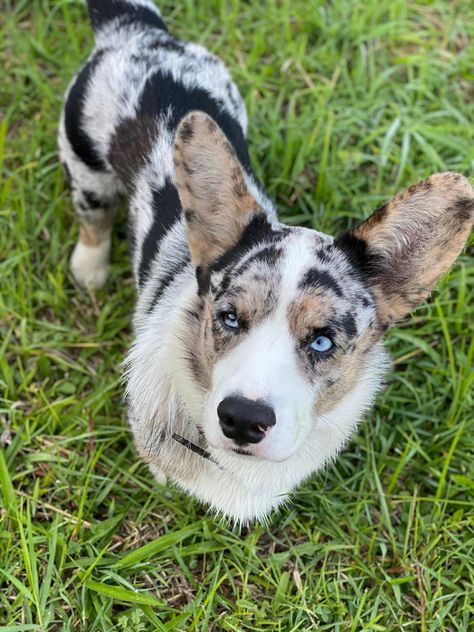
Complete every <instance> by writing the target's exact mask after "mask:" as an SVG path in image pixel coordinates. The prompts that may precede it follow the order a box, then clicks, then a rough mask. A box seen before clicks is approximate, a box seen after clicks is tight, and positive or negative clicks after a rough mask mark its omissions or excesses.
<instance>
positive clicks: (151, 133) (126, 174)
mask: <svg viewBox="0 0 474 632" xmlns="http://www.w3.org/2000/svg"><path fill="white" fill-rule="evenodd" d="M157 134H158V125H157V120H156V118H154V117H151V116H145V117H139V118H127V119H124V120H123V121H121V123H120V124H119V125H118V127H117V129H116V131H115V133H114V135H113V137H112V141H111V143H110V149H109V155H108V159H109V160H110V163H111V165H112V166H113V168H114V170H115V171H116V172H117V174H118V176H119V178H120V179H121V180H122V182H123V183H124V184H125V186H126V187H127V188H128V189H129V190H130V189H132V188H133V186H132V185H133V182H134V176H135V175H136V174H137V173H138V172H139V171H140V169H141V168H142V167H143V166H144V164H145V163H146V161H147V159H148V158H149V155H150V151H151V148H152V146H153V142H154V141H155V139H156V137H157Z"/></svg>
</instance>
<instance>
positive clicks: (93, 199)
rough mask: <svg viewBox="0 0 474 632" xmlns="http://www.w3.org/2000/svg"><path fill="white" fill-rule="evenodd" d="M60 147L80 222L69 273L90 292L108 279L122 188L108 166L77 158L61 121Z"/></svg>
mask: <svg viewBox="0 0 474 632" xmlns="http://www.w3.org/2000/svg"><path fill="white" fill-rule="evenodd" d="M59 148H60V157H61V163H62V165H63V168H64V170H65V172H66V177H67V179H68V180H69V184H70V188H71V195H72V202H73V205H74V209H75V211H76V215H77V218H78V219H79V222H80V228H79V237H78V240H77V243H76V245H75V247H74V251H73V253H72V257H71V270H72V273H73V275H74V278H75V279H76V281H77V282H78V283H80V285H83V286H84V287H87V288H90V289H95V288H100V287H102V286H103V285H104V283H105V282H106V280H107V275H108V267H109V259H110V249H111V236H112V224H113V222H114V218H115V214H116V211H117V209H118V207H119V205H120V201H121V199H122V194H123V187H122V185H121V183H120V181H119V180H118V178H117V175H116V174H115V172H114V171H112V170H111V169H110V167H109V166H108V165H103V166H101V168H97V166H95V165H92V167H91V166H89V165H88V164H86V163H85V161H84V160H83V159H81V158H79V156H78V155H77V153H76V152H75V151H74V149H73V147H72V145H71V143H70V141H69V139H68V137H67V135H66V133H65V126H64V119H62V121H61V125H60V131H59Z"/></svg>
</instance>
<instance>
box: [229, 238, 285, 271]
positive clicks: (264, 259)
mask: <svg viewBox="0 0 474 632" xmlns="http://www.w3.org/2000/svg"><path fill="white" fill-rule="evenodd" d="M281 255H282V249H281V248H279V247H278V246H277V245H276V244H270V245H268V246H265V247H264V248H262V249H260V250H257V251H256V252H254V253H252V254H251V255H250V257H248V258H247V259H246V260H245V261H244V262H243V263H242V264H241V265H240V266H238V267H237V268H236V269H235V270H234V271H233V272H234V273H235V274H236V275H239V274H242V273H243V272H245V271H246V270H248V269H249V268H250V266H251V265H253V264H254V263H259V262H261V263H266V264H267V265H275V264H276V262H277V261H278V259H279V258H280V257H281Z"/></svg>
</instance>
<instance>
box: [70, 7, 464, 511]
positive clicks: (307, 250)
mask: <svg viewBox="0 0 474 632" xmlns="http://www.w3.org/2000/svg"><path fill="white" fill-rule="evenodd" d="M88 8H89V13H90V17H91V20H92V24H93V28H94V30H95V35H96V43H95V47H94V50H93V52H92V54H91V55H90V57H89V59H88V60H87V62H86V64H85V65H84V66H83V68H82V70H81V71H80V72H79V74H78V75H77V76H76V77H75V78H74V79H73V81H72V83H71V85H70V87H69V89H68V92H67V95H66V99H65V105H64V109H63V112H62V116H61V122H60V131H59V145H60V152H61V161H62V163H63V165H64V167H65V170H66V172H67V174H68V175H69V178H70V182H71V189H72V199H73V204H74V207H75V210H76V212H77V215H78V218H79V222H80V229H79V239H78V241H77V244H76V246H75V248H74V252H73V254H72V258H71V268H72V272H73V275H74V277H75V279H76V280H77V282H78V283H80V284H82V285H84V286H86V287H88V288H98V287H100V286H102V285H103V284H104V283H105V281H106V278H107V269H108V261H109V255H110V248H111V231H112V224H113V220H114V214H115V210H116V209H117V207H118V205H119V204H120V201H121V200H122V199H123V198H126V199H127V201H128V207H129V217H130V220H129V223H130V241H131V251H132V257H133V271H134V275H135V278H136V287H137V294H138V299H137V305H136V311H135V317H134V327H135V332H136V336H135V341H134V343H133V346H132V349H131V351H130V353H129V355H128V358H127V360H126V379H127V400H128V415H129V421H130V426H131V428H132V431H133V434H134V437H135V441H136V446H137V449H138V452H139V453H140V455H141V457H142V458H143V459H144V460H145V461H146V462H147V463H148V464H149V466H150V469H151V471H152V472H153V474H154V475H155V477H156V478H157V480H159V481H161V482H163V481H164V480H166V479H170V480H171V481H174V482H175V483H177V484H178V485H179V486H180V487H181V488H183V489H184V490H187V491H188V492H189V493H190V494H193V495H194V496H196V497H197V498H199V499H201V500H202V501H204V502H205V503H207V504H208V505H210V506H211V507H212V508H213V509H214V510H215V511H216V512H218V513H220V514H222V515H226V516H229V517H231V518H232V519H234V520H235V521H238V522H247V521H249V520H252V519H258V518H263V517H265V516H266V515H267V514H269V512H270V511H271V510H272V509H273V508H275V507H277V506H278V505H280V504H281V503H283V502H284V501H285V500H286V499H287V498H288V494H289V493H290V492H291V490H293V489H294V488H295V487H296V486H297V485H298V484H300V483H301V482H302V481H303V480H304V479H306V478H307V477H308V476H310V474H311V473H312V472H314V471H316V470H317V469H318V468H320V467H322V466H323V465H324V464H326V463H328V461H330V460H331V459H333V458H334V456H335V455H336V454H337V452H338V451H339V450H340V449H341V447H342V446H343V445H344V444H345V443H346V442H347V440H348V438H349V437H350V435H351V433H352V432H353V430H354V429H355V427H356V426H357V423H358V422H359V420H360V419H361V417H362V415H363V414H364V412H365V411H366V410H367V408H368V407H369V406H370V405H371V404H372V403H373V401H374V397H375V395H376V393H377V391H378V390H379V389H380V386H381V382H382V378H383V376H384V373H385V371H386V369H387V364H388V363H387V356H386V353H385V351H384V348H383V346H382V342H381V338H382V335H383V333H384V332H385V331H386V329H387V328H388V327H389V326H390V325H391V324H392V323H394V322H395V321H397V320H399V319H401V318H403V317H404V316H405V315H406V314H407V313H408V312H410V311H411V310H413V308H415V307H416V306H417V305H418V304H419V303H420V302H422V301H423V300H424V299H425V298H426V297H427V296H428V295H429V293H430V291H431V289H432V288H433V286H434V284H435V283H436V282H437V280H438V279H439V278H440V277H441V276H442V275H443V274H444V273H445V272H446V270H447V269H448V268H449V266H450V265H451V264H452V263H453V261H454V259H455V258H456V257H457V255H458V254H459V253H460V251H461V249H462V248H463V245H464V243H465V241H466V239H467V237H468V234H469V231H470V227H471V224H472V219H473V213H474V194H473V190H472V188H471V186H470V185H469V183H468V181H467V180H466V179H465V178H463V177H462V176H460V175H457V174H454V173H438V174H435V175H432V176H430V177H429V178H428V179H426V180H424V181H423V182H421V183H419V184H415V185H414V186H411V187H410V188H409V189H407V190H405V191H402V192H401V193H399V194H398V195H396V196H395V197H394V198H393V200H391V201H389V202H388V203H386V204H384V205H383V206H381V207H380V208H378V209H377V210H376V211H375V212H374V214H373V215H372V216H370V217H369V218H368V219H367V220H366V221H364V222H363V223H361V224H360V225H359V226H357V227H355V228H354V229H353V230H351V231H350V232H347V233H345V234H343V235H341V236H339V237H337V238H333V237H330V236H329V235H325V234H323V233H320V232H318V231H315V230H309V229H307V228H298V227H289V226H286V225H284V224H282V223H280V222H279V221H278V218H277V214H276V211H275V207H274V205H273V203H272V201H271V200H270V199H269V197H268V196H267V195H266V193H265V191H264V189H263V187H262V185H261V184H260V183H259V182H258V181H257V179H256V177H255V175H254V173H253V171H252V166H251V164H250V160H249V155H248V150H247V140H246V132H247V115H246V111H245V106H244V103H243V101H242V97H241V96H240V94H239V91H238V89H237V87H236V86H235V84H234V83H233V81H232V79H231V77H230V76H229V73H228V71H227V70H226V68H225V67H224V65H223V63H222V62H221V61H220V59H219V58H218V57H216V56H215V55H212V54H210V53H209V52H208V51H207V50H205V49H204V48H203V47H202V46H197V45H196V44H190V43H187V42H183V41H181V40H179V39H177V38H176V37H175V36H173V35H172V34H171V33H169V32H168V30H167V28H166V26H165V23H164V22H163V20H162V17H161V15H160V12H159V10H158V9H157V8H156V6H155V5H154V3H153V2H151V1H148V0H133V1H132V0H131V1H126V0H90V1H89V2H88Z"/></svg>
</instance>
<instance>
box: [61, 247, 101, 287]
mask: <svg viewBox="0 0 474 632" xmlns="http://www.w3.org/2000/svg"><path fill="white" fill-rule="evenodd" d="M109 256H110V239H106V240H104V241H103V242H101V243H100V244H99V245H98V246H95V247H94V246H86V245H85V244H83V243H81V242H80V241H78V242H77V244H76V245H75V247H74V251H73V253H72V257H71V270H72V273H73V275H74V278H75V279H76V281H77V282H78V283H79V284H80V285H82V286H84V287H86V288H89V289H91V290H93V289H98V288H101V287H102V286H103V285H104V284H105V282H106V281H107V276H108V271H109Z"/></svg>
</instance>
